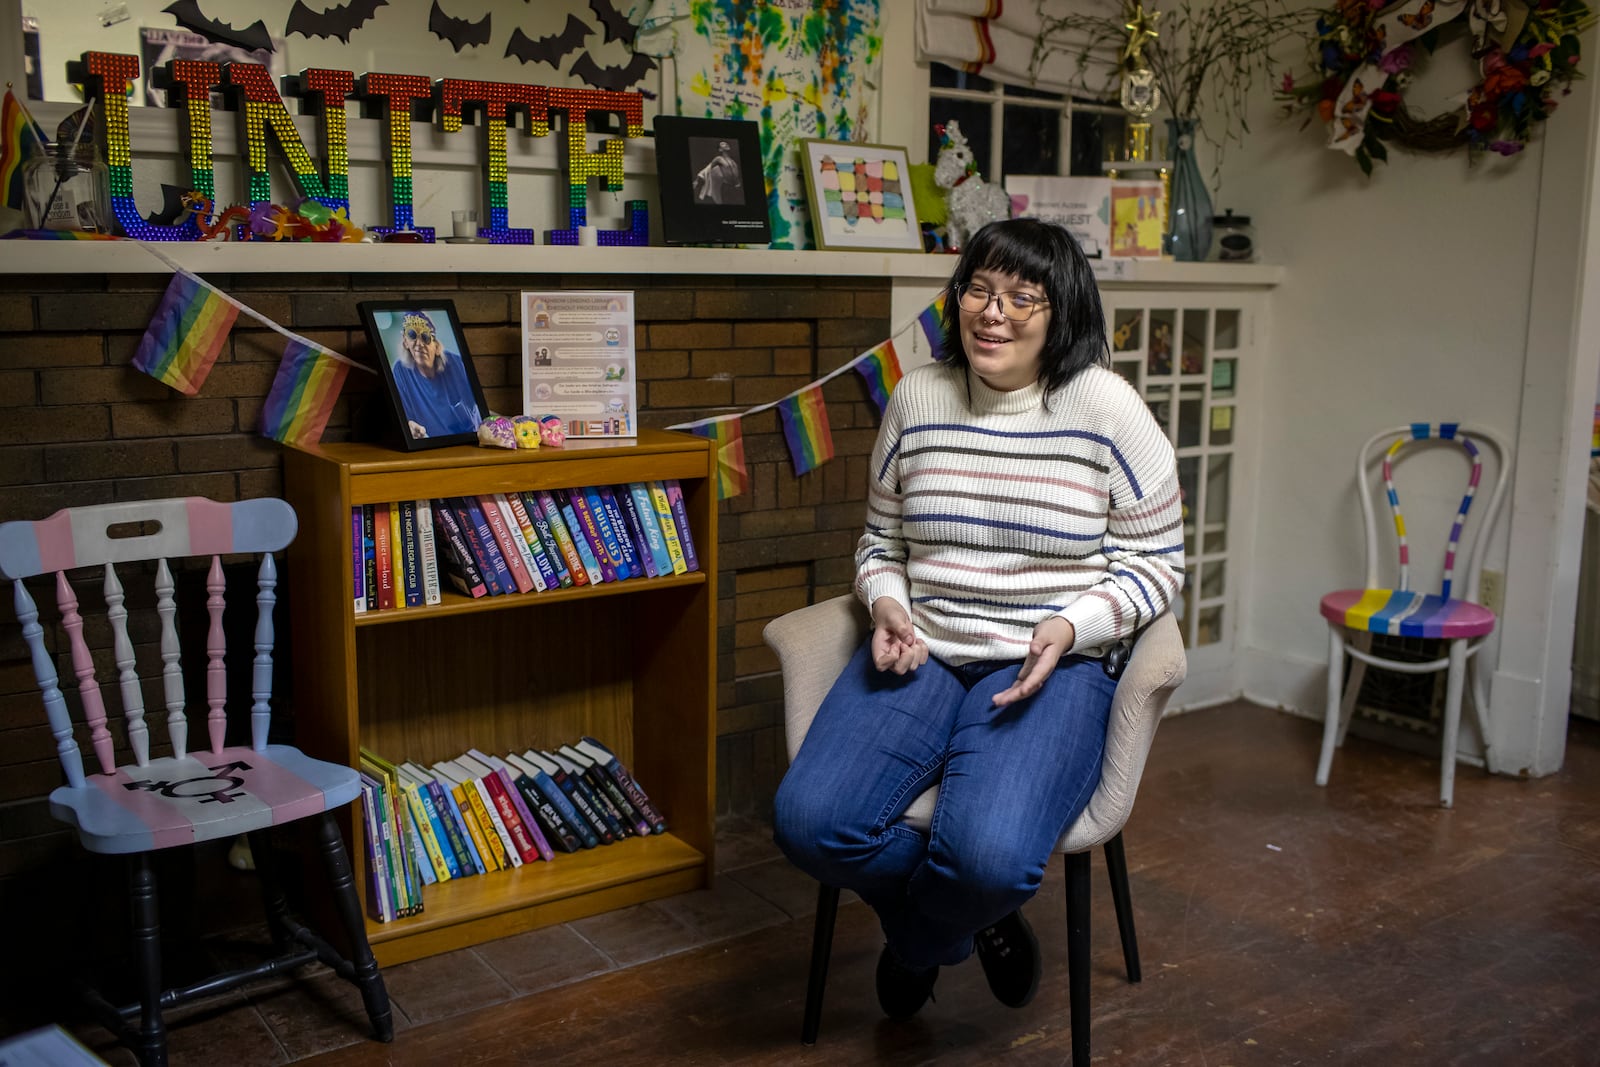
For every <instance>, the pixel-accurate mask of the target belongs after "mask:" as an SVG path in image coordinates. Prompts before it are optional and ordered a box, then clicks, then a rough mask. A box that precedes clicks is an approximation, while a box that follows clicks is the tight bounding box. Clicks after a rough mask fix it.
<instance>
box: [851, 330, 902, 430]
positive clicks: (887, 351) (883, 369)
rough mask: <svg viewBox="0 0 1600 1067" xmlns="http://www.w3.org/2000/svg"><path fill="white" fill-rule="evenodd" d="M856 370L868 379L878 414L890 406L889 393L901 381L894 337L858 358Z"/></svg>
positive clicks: (868, 386) (868, 390)
mask: <svg viewBox="0 0 1600 1067" xmlns="http://www.w3.org/2000/svg"><path fill="white" fill-rule="evenodd" d="M855 367H856V372H857V373H858V374H860V375H861V377H863V378H865V379H866V380H867V392H869V393H871V394H872V402H873V403H874V404H877V405H878V414H880V415H881V414H883V409H884V408H886V407H888V406H889V394H890V393H892V392H894V387H895V386H896V385H898V384H899V383H900V357H899V356H898V355H896V354H895V350H894V338H892V337H891V338H889V339H888V340H887V341H881V342H879V343H878V345H877V346H876V347H874V348H871V349H869V350H868V351H866V352H865V353H863V354H862V355H860V356H858V357H857V358H856V363H855Z"/></svg>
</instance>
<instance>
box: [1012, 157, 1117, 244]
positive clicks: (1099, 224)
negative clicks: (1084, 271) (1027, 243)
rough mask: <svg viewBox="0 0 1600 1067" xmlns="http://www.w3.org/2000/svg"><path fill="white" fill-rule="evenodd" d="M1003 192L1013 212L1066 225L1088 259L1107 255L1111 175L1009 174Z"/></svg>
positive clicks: (1109, 233)
mask: <svg viewBox="0 0 1600 1067" xmlns="http://www.w3.org/2000/svg"><path fill="white" fill-rule="evenodd" d="M1006 195H1007V196H1009V197H1011V213H1012V214H1013V215H1016V216H1018V217H1022V218H1030V219H1044V220H1045V221H1046V222H1054V223H1058V224H1059V225H1061V226H1064V227H1066V229H1067V231H1068V232H1069V233H1071V234H1072V236H1073V237H1075V238H1077V241H1078V244H1080V245H1081V246H1083V253H1084V255H1086V256H1088V257H1089V258H1090V259H1101V258H1104V257H1105V256H1107V255H1109V254H1110V245H1111V179H1110V178H1071V177H1063V176H1060V175H1054V174H1011V175H1007V176H1006Z"/></svg>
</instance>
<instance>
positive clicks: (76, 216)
mask: <svg viewBox="0 0 1600 1067" xmlns="http://www.w3.org/2000/svg"><path fill="white" fill-rule="evenodd" d="M25 166H26V170H25V171H24V172H23V179H22V180H23V189H24V192H25V195H26V198H27V213H28V225H29V226H30V227H32V228H33V229H36V230H80V231H83V232H86V233H110V232H112V231H111V182H110V177H111V174H110V171H109V170H108V169H107V167H106V165H105V163H104V162H103V161H102V160H101V159H100V156H99V153H98V152H96V151H95V146H94V144H93V143H92V142H80V143H78V144H68V143H62V142H59V141H57V142H52V143H50V144H47V145H45V147H44V151H43V152H42V153H40V154H39V155H36V156H34V157H33V158H32V159H29V160H28V161H27V163H26V164H25Z"/></svg>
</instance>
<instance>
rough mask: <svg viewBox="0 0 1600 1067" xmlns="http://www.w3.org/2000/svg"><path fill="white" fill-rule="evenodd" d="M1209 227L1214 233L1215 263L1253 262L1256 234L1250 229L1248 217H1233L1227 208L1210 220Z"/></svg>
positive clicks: (1231, 211)
mask: <svg viewBox="0 0 1600 1067" xmlns="http://www.w3.org/2000/svg"><path fill="white" fill-rule="evenodd" d="M1211 227H1212V229H1213V230H1214V231H1215V232H1216V238H1217V242H1216V248H1217V262H1219V263H1253V262H1255V258H1256V234H1255V230H1253V229H1251V227H1250V216H1248V215H1235V214H1234V213H1233V209H1232V208H1229V209H1228V211H1227V212H1226V213H1225V214H1222V215H1216V216H1214V217H1213V218H1212V219H1211Z"/></svg>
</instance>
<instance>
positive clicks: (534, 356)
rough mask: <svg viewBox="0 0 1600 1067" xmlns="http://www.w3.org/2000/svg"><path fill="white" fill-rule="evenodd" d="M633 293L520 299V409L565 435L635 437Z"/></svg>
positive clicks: (563, 294)
mask: <svg viewBox="0 0 1600 1067" xmlns="http://www.w3.org/2000/svg"><path fill="white" fill-rule="evenodd" d="M633 330H634V327H633V294H632V293H631V292H615V293H605V292H550V293H523V294H522V411H523V414H526V415H533V416H536V417H537V416H540V415H557V416H559V417H560V418H561V421H562V422H564V423H566V427H567V436H568V437H584V438H588V437H637V436H638V435H639V430H638V410H639V407H638V402H637V393H636V390H635V387H634V332H633Z"/></svg>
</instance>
